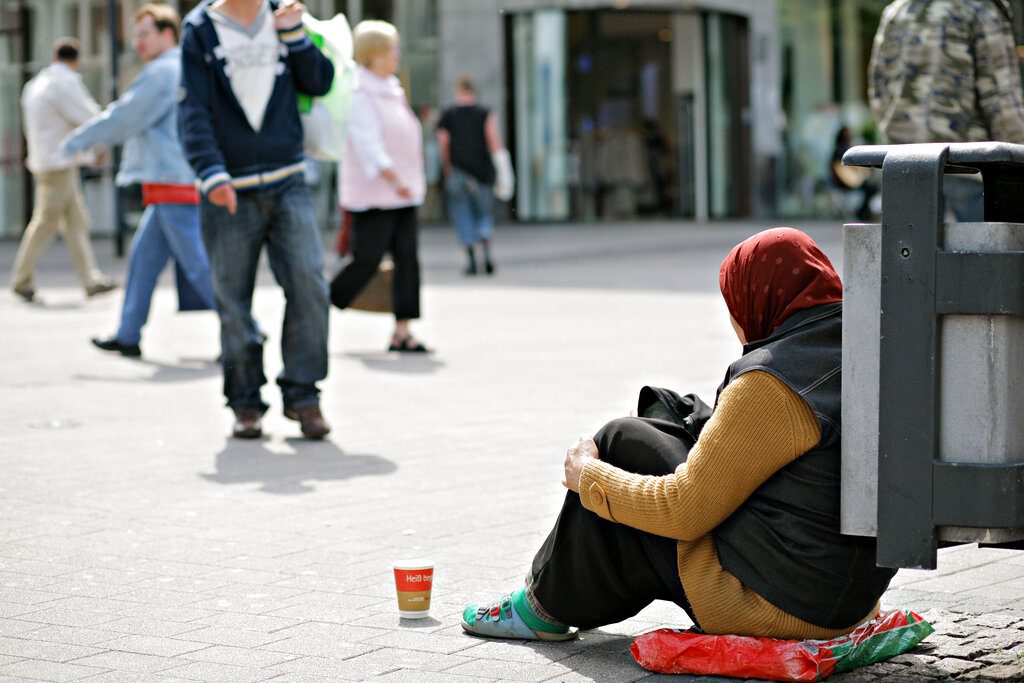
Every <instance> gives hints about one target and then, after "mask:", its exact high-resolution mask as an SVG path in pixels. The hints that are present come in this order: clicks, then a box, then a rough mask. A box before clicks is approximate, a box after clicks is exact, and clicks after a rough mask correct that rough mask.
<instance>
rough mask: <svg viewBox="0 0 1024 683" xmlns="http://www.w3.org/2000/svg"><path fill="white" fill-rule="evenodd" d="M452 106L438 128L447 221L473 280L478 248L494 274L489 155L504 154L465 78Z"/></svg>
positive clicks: (492, 120) (493, 124)
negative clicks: (450, 224)
mask: <svg viewBox="0 0 1024 683" xmlns="http://www.w3.org/2000/svg"><path fill="white" fill-rule="evenodd" d="M454 94H455V106H453V107H449V108H448V109H445V110H444V112H443V113H442V114H441V120H440V121H439V122H438V124H437V139H438V147H439V148H440V150H439V151H440V154H441V168H442V170H443V172H444V190H445V198H446V200H447V206H448V215H449V216H450V217H451V219H452V222H453V223H454V224H455V229H456V230H457V231H458V234H459V240H460V241H461V242H462V245H463V246H464V247H465V249H466V256H467V258H468V262H467V264H466V270H465V273H466V275H476V273H477V260H476V253H475V251H474V245H475V243H476V242H480V244H481V246H482V248H483V257H484V265H483V267H484V272H486V273H487V274H488V275H490V274H492V273H494V260H493V259H492V258H491V235H492V234H493V233H494V194H493V186H494V180H495V175H496V174H495V168H494V163H493V162H492V161H491V155H492V154H493V153H495V152H497V151H498V150H501V149H503V148H504V144H503V142H502V140H501V133H499V132H498V121H497V119H496V117H495V115H494V113H493V112H491V111H490V110H488V109H487V108H485V107H482V106H480V105H479V104H477V101H476V86H475V85H474V83H473V79H472V78H470V77H469V76H467V75H465V74H464V75H462V76H459V78H458V79H457V80H456V82H455V89H454Z"/></svg>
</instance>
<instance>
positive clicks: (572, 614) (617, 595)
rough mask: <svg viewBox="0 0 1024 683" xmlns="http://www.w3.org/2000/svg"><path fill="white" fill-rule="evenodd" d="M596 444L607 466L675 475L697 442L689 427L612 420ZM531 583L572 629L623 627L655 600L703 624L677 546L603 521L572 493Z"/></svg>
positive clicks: (538, 598) (543, 602)
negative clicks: (685, 587) (685, 580)
mask: <svg viewBox="0 0 1024 683" xmlns="http://www.w3.org/2000/svg"><path fill="white" fill-rule="evenodd" d="M594 441H596V442H597V447H598V450H599V451H600V453H601V458H602V459H603V460H604V461H606V462H609V463H611V464H612V465H615V466H616V467H619V468H621V469H624V470H627V471H629V472H635V473H637V474H651V475H664V474H671V473H672V472H674V471H675V469H676V467H678V466H679V465H680V464H681V463H683V462H685V461H686V456H687V454H688V453H689V448H690V446H689V445H690V444H691V443H692V439H691V438H689V436H688V435H687V434H686V433H685V432H684V430H683V429H682V427H679V426H678V425H675V424H673V423H671V422H666V421H664V420H648V419H644V418H621V419H618V420H613V421H612V422H609V423H608V424H607V425H605V426H604V427H603V428H602V429H601V431H599V432H598V433H597V434H596V435H595V436H594ZM527 583H528V584H529V585H530V589H531V592H532V595H533V598H534V599H535V600H536V601H537V602H538V603H539V604H540V607H541V608H542V609H543V610H544V611H545V612H547V613H548V614H549V615H550V616H552V617H554V618H555V619H557V620H558V621H560V622H562V623H564V624H568V625H570V626H578V627H580V628H596V627H598V626H603V625H605V624H613V623H616V622H619V621H623V620H624V619H628V618H630V617H632V616H633V615H635V614H637V613H638V612H639V611H640V610H642V609H643V608H645V607H647V605H649V604H651V602H653V601H654V600H668V601H670V602H674V603H676V604H677V605H679V606H680V607H682V608H683V610H685V611H686V613H687V615H689V617H690V619H692V620H693V623H694V624H696V623H697V619H696V618H695V617H694V615H693V610H692V609H691V608H690V603H689V601H688V600H687V599H686V593H685V592H684V591H683V586H682V584H681V583H680V581H679V568H678V559H677V542H676V541H675V540H673V539H670V538H665V537H663V536H655V535H654V534H649V533H647V532H644V531H640V530H638V529H634V528H632V527H628V526H625V525H623V524H616V523H615V522H609V521H607V520H605V519H602V518H601V517H598V516H597V515H596V514H594V513H593V512H591V511H589V510H587V509H586V508H584V507H583V505H582V504H581V503H580V497H579V495H577V494H576V493H573V492H572V491H570V492H569V493H568V494H566V497H565V503H564V504H563V505H562V511H561V512H560V513H559V514H558V521H556V522H555V528H554V529H552V531H551V533H550V534H549V535H548V537H547V539H546V540H545V541H544V544H543V545H542V546H541V548H540V550H539V551H538V552H537V555H536V557H535V558H534V560H533V567H532V568H531V571H530V578H529V579H528V580H527Z"/></svg>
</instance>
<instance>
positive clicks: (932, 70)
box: [868, 0, 1024, 143]
mask: <svg viewBox="0 0 1024 683" xmlns="http://www.w3.org/2000/svg"><path fill="white" fill-rule="evenodd" d="M868 96H869V99H870V102H871V111H872V113H873V114H874V116H875V120H876V121H877V122H878V127H879V129H880V131H881V132H882V134H883V135H884V136H885V137H886V138H887V139H888V140H889V142H893V143H907V142H977V141H986V140H1001V141H1005V142H1017V143H1024V96H1022V94H1021V79H1020V66H1019V64H1018V59H1017V48H1016V45H1015V42H1014V37H1013V28H1012V25H1011V22H1010V8H1009V5H1008V4H1007V2H1006V0H896V2H892V3H890V4H889V5H888V6H887V7H886V8H885V11H884V12H883V13H882V21H881V24H879V27H878V32H877V33H876V34H875V43H874V48H873V49H872V52H871V65H870V67H869V76H868Z"/></svg>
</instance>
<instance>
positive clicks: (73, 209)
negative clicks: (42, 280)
mask: <svg viewBox="0 0 1024 683" xmlns="http://www.w3.org/2000/svg"><path fill="white" fill-rule="evenodd" d="M33 178H34V180H35V185H36V187H35V209H34V210H33V211H32V220H31V221H29V224H28V228H26V229H25V234H24V235H23V236H22V238H21V245H20V246H19V247H18V256H17V258H16V259H15V261H14V270H13V272H12V273H11V288H12V289H15V290H19V291H25V290H33V289H34V286H33V282H32V278H33V275H34V273H35V270H36V263H37V262H38V261H39V257H40V256H42V255H43V252H44V251H45V250H46V248H47V247H48V246H50V243H51V242H53V239H54V238H55V237H56V236H57V231H58V230H60V234H61V236H62V237H63V238H64V243H65V244H67V246H68V251H69V252H70V253H71V261H72V263H74V266H75V271H76V272H77V273H78V279H79V281H80V282H81V283H82V287H83V288H85V289H86V290H88V289H89V288H90V287H93V286H95V285H96V284H97V283H98V282H100V281H101V280H102V279H103V273H101V272H100V270H99V269H98V268H97V267H96V257H95V256H93V253H92V246H91V245H90V244H89V215H88V213H87V212H86V209H85V198H84V197H83V196H82V181H81V180H80V179H79V176H78V169H77V168H68V169H65V170H63V171H47V172H44V173H36V174H33Z"/></svg>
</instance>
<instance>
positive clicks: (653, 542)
mask: <svg viewBox="0 0 1024 683" xmlns="http://www.w3.org/2000/svg"><path fill="white" fill-rule="evenodd" d="M719 282H720V285H721V290H722V295H723V296H724V298H725V302H726V305H727V306H728V308H729V313H730V314H731V317H732V323H733V327H734V329H735V330H736V334H737V336H738V337H739V339H740V342H741V343H742V344H743V355H742V357H740V359H739V360H737V361H735V362H734V363H733V364H732V365H730V366H729V369H728V370H727V371H726V374H725V380H724V381H723V382H722V385H721V387H719V389H718V397H717V400H716V402H715V409H714V412H713V413H711V414H710V418H708V417H707V414H705V415H703V416H702V415H701V410H700V409H699V408H698V409H697V410H694V411H693V412H692V413H691V414H690V415H685V414H684V413H686V412H687V410H686V408H687V407H688V406H689V407H692V406H693V405H694V404H695V402H694V401H693V400H692V399H690V398H689V397H679V396H677V395H675V394H673V393H672V392H669V391H666V390H663V389H650V388H645V390H644V392H642V393H641V406H640V409H641V414H642V415H648V416H660V417H661V418H666V419H657V418H653V417H646V418H645V417H640V418H622V419H618V420H614V421H613V422H611V423H609V424H608V425H606V426H605V427H604V428H602V429H601V431H599V432H598V433H597V435H596V436H595V437H594V439H584V440H582V441H580V443H579V444H578V445H577V446H575V447H573V448H571V449H570V450H569V452H568V454H567V455H566V458H565V481H564V482H563V484H564V485H565V486H566V487H567V488H569V489H570V493H568V494H567V495H566V500H565V504H564V505H563V507H562V511H561V512H560V513H559V516H558V520H557V522H556V524H555V528H554V529H553V530H552V531H551V534H550V535H549V536H548V538H547V540H545V542H544V544H543V545H542V546H541V548H540V551H539V552H538V553H537V555H536V557H535V558H534V560H533V566H532V568H531V570H530V573H529V574H528V575H527V577H526V582H525V586H524V587H522V588H519V589H518V590H516V591H515V592H513V593H511V594H510V595H506V596H504V597H503V598H501V599H499V600H498V601H497V602H496V603H494V604H493V605H486V606H479V607H478V606H477V605H469V606H467V607H466V609H465V611H464V612H463V617H462V620H463V621H462V627H463V628H464V629H465V630H466V631H468V632H469V633H471V634H473V635H478V636H485V637H492V638H521V639H527V640H566V639H569V638H573V637H575V635H576V629H575V628H572V627H579V628H595V627H598V626H602V625H605V624H611V623H615V622H619V621H622V620H624V619H628V618H629V617H631V616H633V615H635V614H636V613H638V612H639V611H640V610H642V609H643V608H644V607H646V606H647V605H649V604H650V603H651V602H652V601H654V600H670V601H672V602H674V603H676V604H677V605H679V606H680V607H681V608H683V610H685V611H686V613H687V614H688V615H689V616H690V618H691V619H692V620H693V622H694V624H696V625H697V626H698V627H699V628H700V629H702V630H703V631H704V632H706V633H711V634H724V633H734V634H742V635H751V636H768V637H775V638H797V639H804V638H832V637H835V636H839V635H842V634H845V633H848V632H849V631H851V630H853V629H854V628H855V627H856V626H858V625H860V624H861V623H863V622H865V621H868V620H870V619H872V618H873V617H874V616H875V615H876V614H877V613H878V610H879V604H878V600H879V598H880V597H881V595H882V593H883V592H884V591H885V589H886V587H887V586H888V584H889V580H890V579H891V578H892V576H893V575H894V574H895V570H892V569H885V568H879V567H876V566H875V544H874V539H861V538H854V537H850V536H844V535H842V534H841V533H840V532H839V488H840V454H839V435H840V431H839V430H840V423H839V418H840V369H841V359H842V352H841V348H842V303H841V301H842V284H841V283H840V281H839V276H838V275H837V274H836V271H835V269H834V268H833V267H832V264H831V263H830V262H829V260H828V257H826V256H825V254H823V253H822V252H821V250H820V249H819V248H818V246H817V245H816V244H815V243H814V241H813V240H812V239H811V238H810V237H808V236H807V235H806V234H804V233H802V232H800V231H799V230H794V229H792V228H775V229H773V230H766V231H764V232H761V233H759V234H757V235H754V236H753V237H751V238H749V239H747V240H745V241H744V242H741V243H740V244H739V245H737V246H736V247H734V248H733V249H732V251H731V252H730V253H729V255H728V256H727V257H726V258H725V260H724V261H723V262H722V266H721V269H720V271H719ZM645 402H646V403H647V404H649V406H648V405H645ZM696 405H697V406H701V404H699V402H696ZM705 408H706V407H705ZM706 412H708V411H706ZM698 435H699V436H698Z"/></svg>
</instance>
